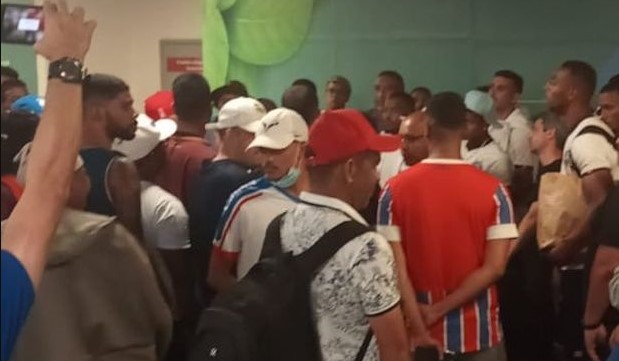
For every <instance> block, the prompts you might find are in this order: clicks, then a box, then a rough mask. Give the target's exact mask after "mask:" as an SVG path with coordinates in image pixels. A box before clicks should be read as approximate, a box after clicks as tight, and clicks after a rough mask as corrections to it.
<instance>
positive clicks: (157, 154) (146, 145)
mask: <svg viewBox="0 0 619 361" xmlns="http://www.w3.org/2000/svg"><path fill="white" fill-rule="evenodd" d="M137 121H138V127H137V130H136V132H135V138H133V139H132V140H120V139H117V140H116V141H115V142H114V144H113V145H112V148H113V149H114V150H115V151H117V152H120V153H122V154H124V155H125V156H126V157H127V158H128V159H129V160H131V161H132V162H134V164H135V166H136V168H137V170H138V173H139V175H140V179H141V182H140V187H141V193H140V201H141V204H142V211H141V218H142V228H143V230H144V238H145V240H146V241H147V242H150V243H151V244H152V245H153V246H154V247H156V248H157V250H158V251H159V254H161V256H162V258H163V260H164V262H165V263H166V265H167V268H168V270H169V272H170V276H171V277H172V283H173V286H174V290H175V296H176V304H177V309H176V315H175V321H176V322H180V321H182V320H185V319H186V318H187V316H188V313H189V311H190V310H191V309H192V291H193V282H192V281H193V277H192V273H191V262H190V261H191V254H190V247H191V246H190V242H189V231H188V227H189V219H188V216H187V212H186V211H185V207H184V206H183V203H182V202H181V201H180V200H179V199H178V198H177V197H175V196H174V195H173V194H171V193H169V192H167V191H165V190H164V189H163V188H161V187H159V186H158V185H156V184H154V180H155V179H156V178H157V176H158V174H159V172H160V171H161V169H162V168H163V166H164V164H165V156H166V153H165V145H164V142H165V141H166V140H167V139H169V138H170V137H171V136H172V135H173V134H174V133H175V132H176V129H177V126H176V122H174V121H173V120H171V119H159V120H158V121H157V122H154V121H153V120H152V119H151V118H149V117H148V116H147V115H144V114H140V115H139V116H138V118H137ZM178 330H179V328H178V327H177V328H176V329H175V334H177V331H178ZM175 336H178V335H175ZM175 340H176V341H178V339H177V337H175ZM171 351H172V347H171Z"/></svg>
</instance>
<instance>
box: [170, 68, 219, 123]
mask: <svg viewBox="0 0 619 361" xmlns="http://www.w3.org/2000/svg"><path fill="white" fill-rule="evenodd" d="M172 93H173V94H174V110H175V112H176V115H177V116H178V118H179V120H182V121H200V122H203V121H208V120H209V118H210V117H211V111H212V109H211V87H210V86H209V84H208V82H207V81H206V79H205V78H204V77H203V76H202V75H200V74H197V73H185V74H181V75H179V76H178V77H176V79H174V82H173V83H172Z"/></svg>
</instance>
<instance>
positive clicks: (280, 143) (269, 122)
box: [247, 108, 309, 149]
mask: <svg viewBox="0 0 619 361" xmlns="http://www.w3.org/2000/svg"><path fill="white" fill-rule="evenodd" d="M308 135H309V130H308V128H307V123H305V120H304V119H303V117H301V115H299V113H297V112H295V111H294V110H290V109H286V108H277V109H273V110H271V111H270V112H268V113H267V114H266V115H265V116H264V117H262V119H260V128H259V129H258V131H257V132H256V137H255V138H254V141H253V142H251V144H249V146H248V147H247V149H249V148H257V147H260V148H268V149H284V148H286V147H288V146H289V145H290V144H292V142H294V141H297V142H307V139H308Z"/></svg>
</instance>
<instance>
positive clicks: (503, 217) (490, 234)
mask: <svg viewBox="0 0 619 361" xmlns="http://www.w3.org/2000/svg"><path fill="white" fill-rule="evenodd" d="M493 198H494V204H495V207H496V209H495V211H494V213H495V216H494V221H493V223H492V225H491V226H490V227H488V230H487V233H486V239H487V240H489V241H490V240H494V239H512V238H518V227H517V226H516V221H515V219H514V209H513V207H512V201H511V199H510V196H509V193H508V192H507V190H506V189H505V186H504V185H503V184H499V186H498V187H497V188H496V190H495V192H494V195H493Z"/></svg>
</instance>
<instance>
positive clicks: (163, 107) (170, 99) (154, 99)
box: [144, 90, 174, 120]
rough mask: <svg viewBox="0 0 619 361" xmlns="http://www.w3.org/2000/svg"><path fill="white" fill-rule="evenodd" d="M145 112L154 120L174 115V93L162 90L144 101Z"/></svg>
mask: <svg viewBox="0 0 619 361" xmlns="http://www.w3.org/2000/svg"><path fill="white" fill-rule="evenodd" d="M144 113H146V115H148V116H149V117H151V118H152V119H153V120H159V119H162V118H170V117H172V116H173V115H174V94H172V92H171V91H169V90H160V91H158V92H156V93H155V94H153V95H151V96H149V97H148V98H146V100H145V101H144Z"/></svg>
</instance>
